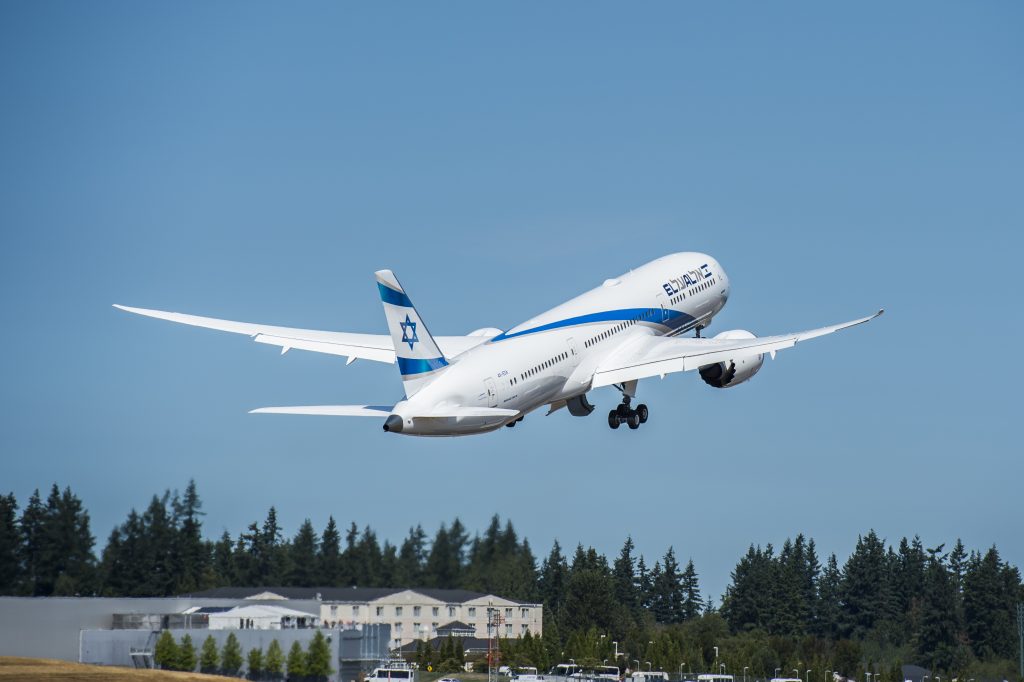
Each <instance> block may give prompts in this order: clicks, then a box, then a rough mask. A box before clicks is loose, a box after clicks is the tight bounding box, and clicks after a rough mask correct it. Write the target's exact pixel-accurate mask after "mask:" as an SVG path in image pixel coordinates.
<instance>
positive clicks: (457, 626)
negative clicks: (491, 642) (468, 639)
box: [437, 620, 476, 633]
mask: <svg viewBox="0 0 1024 682" xmlns="http://www.w3.org/2000/svg"><path fill="white" fill-rule="evenodd" d="M450 630H462V631H465V630H471V631H473V632H476V628H475V627H473V626H472V625H468V624H466V623H463V622H462V621H461V620H453V621H452V622H450V623H445V624H444V625H442V626H441V627H439V628H438V629H437V631H438V632H439V633H440V632H448V631H450Z"/></svg>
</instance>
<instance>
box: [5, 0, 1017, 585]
mask: <svg viewBox="0 0 1024 682" xmlns="http://www.w3.org/2000/svg"><path fill="white" fill-rule="evenodd" d="M1022 20H1024V9H1022V6H1021V5H1020V4H1019V3H1012V2H1002V3H1000V2H993V3H935V2H922V3H913V2H911V3H898V4H893V3H867V4H865V3H857V4H855V5H849V6H837V5H836V4H835V3H825V4H822V3H814V2H806V3H788V4H785V5H776V4H772V5H770V6H769V5H766V4H764V3H750V4H736V3H727V4H721V3H707V4H703V5H698V4H696V3H643V4H641V5H637V4H635V3H620V4H608V3H593V2H586V3H555V4H552V3H507V4H503V5H497V4H493V3H485V4H480V3H466V4H458V3H441V4H432V5H424V4H422V3H413V4H405V5H400V4H394V3H363V4H359V5H357V4H353V3H334V2H331V3H322V4H318V3H302V4H300V5H294V4H281V3H274V4H264V3H228V2H218V3H136V2H126V3H112V2H104V3H77V2H61V3H54V2H31V3H30V2H23V3H15V2H7V3H3V4H2V6H0V97H2V106H0V302H2V316H3V317H2V319H3V326H2V329H3V334H2V341H0V344H2V345H0V348H2V351H3V352H2V353H0V373H2V377H3V381H2V382H0V457H2V468H0V490H2V491H3V492H6V491H8V490H10V491H13V492H14V493H15V494H16V495H17V496H18V497H19V499H20V500H21V501H24V500H25V499H26V498H27V496H28V495H29V494H30V493H31V491H32V489H33V488H35V487H37V486H38V487H40V488H44V489H45V488H47V487H48V486H49V485H50V484H51V483H52V482H54V481H56V482H57V483H59V484H60V485H61V486H64V485H70V486H71V487H72V488H73V489H74V490H75V491H76V492H77V493H78V494H79V495H80V496H81V497H82V498H83V500H84V502H85V504H86V506H87V507H88V509H89V510H90V511H91V513H92V515H93V522H94V531H95V533H96V535H97V537H98V541H99V544H100V545H102V544H103V543H104V542H105V540H106V537H107V535H108V534H109V532H110V530H111V528H112V527H113V526H114V524H116V523H119V522H120V521H122V520H123V519H124V517H125V515H126V514H127V512H128V510H129V509H130V508H131V507H132V506H136V507H139V506H144V505H145V504H146V502H147V501H148V498H149V496H150V495H151V494H152V493H154V492H158V491H162V490H163V489H164V488H165V487H172V488H174V487H178V488H183V487H184V486H185V484H186V483H187V481H188V479H189V478H190V477H195V478H196V480H197V481H198V484H199V489H200V493H201V495H202V497H203V499H204V501H205V507H206V510H207V512H208V516H207V517H206V520H207V526H206V530H207V532H208V533H209V534H211V535H216V534H219V533H220V531H221V530H223V529H225V528H226V529H227V530H229V531H231V533H232V534H236V533H237V532H239V531H240V530H242V529H243V528H244V527H245V525H246V524H247V523H248V522H250V521H252V520H257V519H260V520H261V519H262V518H263V517H264V515H265V513H266V510H267V508H268V507H269V506H270V505H276V506H277V508H278V509H279V511H280V515H281V518H282V520H283V521H284V523H285V525H286V528H287V530H288V532H289V533H293V532H294V531H295V529H296V527H297V526H298V524H299V523H300V522H301V521H302V519H303V518H305V517H310V518H311V519H312V520H313V522H314V524H315V525H316V526H317V527H318V528H322V527H323V525H324V524H325V523H326V521H327V517H328V514H334V516H335V517H336V518H337V519H338V520H339V522H340V523H343V524H347V523H348V522H349V521H350V520H355V521H356V522H358V523H359V524H360V525H364V524H367V523H368V524H370V525H372V526H373V527H374V528H375V529H376V530H377V531H378V533H379V534H380V535H381V536H382V537H384V538H390V539H392V540H393V541H399V540H400V539H401V538H402V536H404V534H405V532H406V530H407V529H408V527H409V526H410V525H412V524H415V523H417V522H420V523H422V524H423V525H424V526H425V528H426V529H427V530H428V532H431V533H432V532H433V531H434V530H435V529H436V527H437V526H438V524H439V523H440V522H441V521H448V520H450V519H451V518H452V517H454V516H456V515H458V516H460V517H462V519H463V520H464V521H465V522H466V524H467V525H468V526H469V528H470V529H473V530H482V529H483V528H484V526H485V524H486V523H487V520H488V519H489V517H490V516H491V515H492V514H494V513H499V514H501V515H502V516H503V517H510V518H512V519H513V521H514V522H515V524H516V527H517V529H518V530H519V531H520V532H521V533H522V534H525V535H526V536H527V537H528V538H529V539H530V541H531V543H532V544H533V546H534V549H535V551H536V553H537V554H538V556H543V555H544V554H546V553H547V551H548V549H549V548H550V545H551V542H552V540H553V539H554V538H558V539H559V540H560V541H561V542H562V543H563V545H568V546H569V547H572V546H574V545H575V544H576V543H577V541H582V542H584V543H586V544H593V545H594V546H595V547H597V548H598V549H599V550H601V551H603V552H606V553H608V554H609V555H611V554H614V553H615V552H616V551H617V550H618V548H619V547H620V545H621V543H622V540H623V539H624V538H625V536H626V535H627V534H632V535H633V537H634V539H635V540H636V542H637V544H638V546H639V549H640V550H641V551H642V552H643V553H644V554H645V555H646V556H647V558H648V563H649V564H653V560H654V558H655V557H656V556H660V555H661V554H662V553H663V552H664V550H665V549H666V547H667V546H668V545H674V546H675V549H676V551H677V553H678V554H679V555H681V556H682V558H683V559H684V560H685V559H686V558H690V557H692V558H693V559H694V561H695V562H696V565H697V568H698V571H699V572H700V573H701V576H702V578H703V580H704V587H705V589H706V590H708V591H710V592H711V593H712V594H714V595H715V596H716V597H717V596H718V595H720V594H721V592H722V590H723V589H724V587H725V585H726V583H727V580H728V572H729V571H730V570H731V568H732V567H733V566H734V563H735V561H736V560H737V559H738V558H739V556H740V554H741V553H742V552H743V551H744V550H745V548H746V547H747V545H748V544H749V543H751V542H755V543H767V542H774V543H776V544H779V543H781V542H782V540H783V539H785V538H786V537H787V536H791V535H794V534H796V533H798V532H804V533H806V534H808V535H810V536H813V537H814V538H815V539H816V540H817V541H818V545H819V549H820V550H821V552H822V554H823V555H824V554H827V553H829V552H832V551H836V552H838V553H840V558H841V559H842V558H844V557H845V554H846V553H847V552H848V551H849V550H850V549H851V548H852V546H853V544H854V542H855V540H856V537H857V534H858V533H861V532H865V531H867V529H869V528H872V527H873V528H875V529H877V530H878V531H879V533H880V534H882V535H883V536H885V537H886V538H888V539H889V540H890V541H895V540H898V539H899V537H900V536H902V535H913V534H914V533H920V534H921V535H922V538H923V540H924V542H925V543H926V544H928V545H935V544H938V543H940V542H951V541H953V540H954V539H955V538H956V537H958V536H960V537H962V538H963V539H964V541H965V543H967V545H968V546H970V547H972V548H984V547H987V546H989V545H991V544H992V543H997V544H998V546H999V547H1000V549H1001V550H1002V551H1003V552H1004V555H1005V556H1006V557H1007V558H1008V559H1010V560H1011V561H1013V562H1015V563H1017V564H1022V563H1024V533H1022V532H1021V529H1022V519H1024V514H1022V512H1021V507H1020V490H1021V480H1022V479H1024V463H1022V448H1021V445H1020V441H1019V436H1018V433H1019V429H1020V419H1021V399H1020V385H1021V382H1022V379H1024V377H1022V369H1021V367H1022V362H1021V353H1020V350H1019V348H1020V339H1021V338H1022V332H1024V329H1022V316H1021V312H1020V308H1019V295H1020V293H1021V288H1020V280H1019V276H1018V270H1019V265H1018V263H1019V252H1020V251H1021V247H1022V245H1024V244H1022V237H1021V227H1022V223H1024V201H1022V199H1024V182H1022V181H1024V41H1022V40H1021V35H1022V34H1024V25H1022V24H1024V21H1022ZM681 250H704V251H707V252H710V253H712V254H714V255H715V257H716V258H718V259H719V260H720V261H721V263H722V264H723V266H724V267H725V269H726V270H727V272H728V273H729V276H730V278H731V281H732V288H733V295H732V299H731V300H730V301H729V305H728V306H727V308H726V309H725V311H724V312H723V314H722V315H720V317H719V318H718V319H717V320H716V321H715V326H714V327H713V328H712V331H722V330H725V329H735V328H744V329H749V330H751V331H753V332H755V333H759V334H768V333H780V332H786V331H794V330H798V329H806V328H810V327H814V326H818V325H822V324H827V323H832V322H837V321H841V320H846V319H849V318H852V317H857V316H860V315H863V314H867V313H870V312H872V311H874V310H875V309H877V308H879V307H882V306H884V307H886V308H887V309H888V314H887V315H885V316H884V317H882V318H881V319H879V320H878V321H876V322H873V323H872V324H870V325H868V326H867V327H861V328H857V329H854V330H851V331H848V332H845V333H843V334H840V335H837V336H835V337H831V338H829V339H823V340H820V341H815V342H812V343H808V344H806V345H805V346H803V347H801V348H798V349H795V350H791V351H785V352H783V353H781V354H780V355H779V357H778V359H777V360H776V361H774V362H769V363H768V364H767V365H766V367H765V368H764V369H763V370H762V372H761V374H760V375H758V376H757V378H756V379H755V380H754V381H753V382H751V383H750V384H747V385H744V386H741V387H739V388H736V389H732V390H726V391H717V390H713V389H711V388H708V387H706V386H704V385H703V384H702V383H701V381H700V380H699V378H698V377H696V376H695V375H693V374H687V375H676V376H672V377H669V378H667V379H665V380H663V381H658V380H647V381H644V382H642V384H641V396H642V398H643V399H644V401H645V402H647V403H648V404H649V405H650V406H651V415H652V417H651V422H650V423H649V424H647V425H646V426H645V427H644V428H642V429H641V430H640V431H638V432H635V433H634V432H630V431H628V430H627V431H623V430H619V431H617V432H612V431H610V430H609V429H608V427H607V425H606V424H605V423H604V419H603V418H602V413H601V412H598V413H596V414H595V415H594V416H592V417H591V418H589V419H574V418H572V417H570V416H569V415H567V414H565V413H559V414H557V415H555V416H552V417H547V418H545V417H543V416H542V415H540V414H535V415H531V416H530V417H528V418H527V419H526V421H525V422H524V423H523V424H521V425H519V426H518V427H517V428H515V429H514V430H513V429H503V430H502V431H501V432H497V433H494V434H491V435H488V436H484V437H476V438H466V439H444V440H425V439H412V438H405V437H395V436H390V437H389V436H386V435H384V434H383V433H382V432H381V431H380V425H379V424H378V423H376V422H375V421H373V420H344V419H315V418H301V417H272V416H255V415H249V414H247V413H246V412H247V410H249V409H251V408H254V407H259V406H264V405H289V404H317V403H363V402H367V403H386V402H388V401H389V400H395V399H397V398H399V397H400V395H401V385H400V382H399V379H398V374H397V370H395V368H393V367H388V366H385V365H379V364H375V363H366V362H357V363H356V364H355V365H353V366H351V367H345V366H344V363H343V362H342V361H340V360H339V359H337V358H332V357H328V356H321V355H316V354H308V353H307V354H304V353H302V352H299V351H293V352H292V353H289V354H288V355H285V356H284V357H281V356H279V355H278V354H277V352H276V350H275V349H272V348H268V347H264V346H261V345H258V344H253V343H251V342H249V341H248V340H247V339H245V338H244V337H237V336H232V335H226V334H218V333H216V332H210V331H203V330H197V329H192V328H187V327H179V326H175V325H171V324H168V323H162V322H157V321H154V320H147V319H143V318H138V317H133V316H129V315H127V314H124V313H121V312H119V311H116V310H114V309H113V308H111V307H110V304H111V303H115V302H118V303H124V304H128V305H137V306H144V307H154V308H163V309H169V310H178V311H185V312H193V313H197V314H205V315H211V316H219V317H226V318H230V319H239V320H247V321H256V322H268V323H277V324H283V325H294V326H306V327H314V328H332V329H343V330H352V331H368V332H384V331H385V327H384V318H383V314H382V311H381V308H380V301H379V300H378V297H377V294H376V290H375V287H374V282H373V278H372V273H373V271H374V270H376V269H379V268H383V267H388V268H392V269H394V270H395V271H396V272H397V273H398V275H399V277H400V278H401V279H402V282H403V284H404V285H405V286H406V288H407V289H408V290H409V292H410V294H411V296H412V297H413V300H415V301H416V302H417V305H418V307H419V308H420V311H421V312H422V314H423V315H424V316H425V318H426V319H427V320H428V321H429V323H430V326H431V329H432V330H433V331H434V332H435V333H453V334H458V333H464V332H468V331H470V330H472V329H475V328H478V327H483V326H496V327H502V328H508V327H510V326H512V325H513V324H515V323H517V322H519V321H521V320H523V319H524V318H526V317H529V316H531V315H533V314H535V313H537V312H540V311H541V310H544V309H546V308H548V307H550V306H552V305H554V304H556V303H558V302H560V301H562V300H564V299H566V298H568V297H570V296H573V295H575V294H577V293H579V292H580V291H582V290H585V289H587V288H590V287H592V286H594V285H596V284H598V283H599V282H600V281H601V280H603V279H604V278H606V277H609V276H614V275H616V274H618V273H621V272H623V271H625V270H627V269H628V268H630V267H635V266H637V265H639V264H642V263H644V262H646V261H648V260H651V259H653V258H655V257H658V256H660V255H663V254H665V253H669V252H673V251H681ZM592 399H593V402H595V403H596V404H597V405H598V406H599V408H601V410H607V409H608V408H609V407H610V406H612V405H613V404H614V403H615V402H616V400H617V399H616V394H615V392H614V391H612V390H611V389H601V390H599V391H597V392H596V393H595V394H593V395H592Z"/></svg>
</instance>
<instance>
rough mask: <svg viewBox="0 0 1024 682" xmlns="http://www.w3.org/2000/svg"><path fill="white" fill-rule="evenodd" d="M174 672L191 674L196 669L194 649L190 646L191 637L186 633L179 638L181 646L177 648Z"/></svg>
mask: <svg viewBox="0 0 1024 682" xmlns="http://www.w3.org/2000/svg"><path fill="white" fill-rule="evenodd" d="M177 663H178V664H177V667H176V668H175V670H185V671H188V672H192V671H193V670H195V669H196V648H195V646H194V645H193V644H192V636H191V635H189V634H188V633H186V634H185V636H184V637H182V638H181V646H179V647H178V662H177Z"/></svg>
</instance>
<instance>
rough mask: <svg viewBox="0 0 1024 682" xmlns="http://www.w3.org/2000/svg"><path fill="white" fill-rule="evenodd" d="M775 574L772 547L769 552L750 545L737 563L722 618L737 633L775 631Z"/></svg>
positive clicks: (768, 548) (727, 589) (726, 595)
mask: <svg viewBox="0 0 1024 682" xmlns="http://www.w3.org/2000/svg"><path fill="white" fill-rule="evenodd" d="M774 573H775V569H774V557H773V550H772V547H771V545H768V547H767V549H765V550H762V549H761V548H760V547H756V548H755V547H754V545H750V547H749V548H748V549H747V553H746V555H745V556H744V557H743V558H742V559H740V561H739V563H737V564H736V568H735V569H734V570H733V572H732V583H731V584H730V585H729V586H728V587H727V588H726V591H725V597H724V598H723V600H722V616H724V617H725V620H726V622H728V623H729V628H730V629H731V630H732V631H733V632H742V631H745V630H754V629H762V630H765V631H766V632H769V633H772V632H774V629H775V625H776V623H775V620H774V606H773V595H774V590H775V588H774V584H773V582H774V578H775V576H774ZM709 596H710V595H709Z"/></svg>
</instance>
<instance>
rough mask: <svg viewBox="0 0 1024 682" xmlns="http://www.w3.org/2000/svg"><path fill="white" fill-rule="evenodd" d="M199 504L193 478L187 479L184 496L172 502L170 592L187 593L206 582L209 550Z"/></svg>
mask: <svg viewBox="0 0 1024 682" xmlns="http://www.w3.org/2000/svg"><path fill="white" fill-rule="evenodd" d="M202 506H203V504H202V502H201V501H200V499H199V493H198V491H197V490H196V482H195V480H194V479H190V480H189V482H188V487H186V488H185V495H184V497H182V498H181V499H180V500H179V499H177V498H175V500H174V504H173V512H174V523H173V526H174V527H175V528H176V529H177V533H176V535H175V538H174V546H173V557H174V560H175V563H176V564H177V566H176V568H175V583H174V585H173V588H172V594H188V593H191V592H194V591H196V590H200V589H204V588H205V587H208V586H209V585H208V583H207V575H208V570H209V564H210V553H209V547H208V546H207V544H206V543H205V542H204V541H203V535H202V522H201V520H200V517H201V516H202V515H203V512H202V511H201V510H202Z"/></svg>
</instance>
